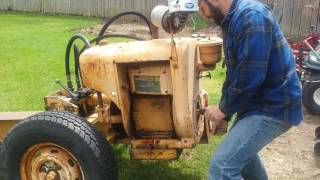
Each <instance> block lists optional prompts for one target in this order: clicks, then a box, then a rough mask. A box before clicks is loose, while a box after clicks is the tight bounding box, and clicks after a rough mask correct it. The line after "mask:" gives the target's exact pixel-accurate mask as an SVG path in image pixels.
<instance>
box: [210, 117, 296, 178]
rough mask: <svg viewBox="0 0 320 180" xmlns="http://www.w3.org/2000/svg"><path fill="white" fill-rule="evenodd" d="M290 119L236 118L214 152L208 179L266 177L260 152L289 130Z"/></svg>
mask: <svg viewBox="0 0 320 180" xmlns="http://www.w3.org/2000/svg"><path fill="white" fill-rule="evenodd" d="M290 128H291V125H290V124H288V123H287V122H283V121H281V120H277V119H274V118H272V117H268V116H263V115H252V116H248V117H245V118H243V119H241V120H237V121H236V122H235V123H234V125H233V126H232V128H231V129H230V132H229V133H228V134H227V135H226V137H225V138H224V140H223V141H222V143H221V144H219V146H218V147H217V150H216V152H215V153H214V155H213V157H212V159H211V163H210V167H209V175H208V179H209V180H240V179H241V178H243V179H244V180H267V179H268V176H267V173H266V171H265V169H264V166H263V164H262V162H261V160H260V158H259V156H258V152H259V151H260V150H261V149H262V148H263V147H265V146H266V145H267V144H268V143H270V142H271V141H272V140H273V139H275V138H276V137H278V136H280V135H281V134H283V133H284V132H286V131H288V130H289V129H290Z"/></svg>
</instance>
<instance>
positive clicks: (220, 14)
mask: <svg viewBox="0 0 320 180" xmlns="http://www.w3.org/2000/svg"><path fill="white" fill-rule="evenodd" d="M231 4H232V0H199V8H200V14H201V15H202V16H203V17H204V18H206V19H212V20H213V21H214V22H215V23H216V24H217V25H221V23H222V21H223V19H224V17H225V16H226V15H227V14H228V12H229V9H230V6H231Z"/></svg>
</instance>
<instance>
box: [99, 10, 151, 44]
mask: <svg viewBox="0 0 320 180" xmlns="http://www.w3.org/2000/svg"><path fill="white" fill-rule="evenodd" d="M128 15H134V16H138V17H140V18H141V19H142V20H143V21H144V22H145V23H146V24H147V25H148V27H149V31H150V35H152V31H151V23H150V21H149V19H148V18H147V17H146V16H145V15H143V14H141V13H138V12H134V11H129V12H124V13H120V14H118V15H116V16H113V17H112V18H111V19H110V20H109V21H108V22H107V23H106V24H105V25H104V26H103V27H102V29H101V31H100V33H99V35H98V37H97V39H96V44H99V41H101V39H103V38H102V37H103V35H104V33H105V32H106V30H107V29H108V28H109V26H110V25H111V24H112V23H113V22H114V21H115V20H117V19H119V18H120V17H123V16H128Z"/></svg>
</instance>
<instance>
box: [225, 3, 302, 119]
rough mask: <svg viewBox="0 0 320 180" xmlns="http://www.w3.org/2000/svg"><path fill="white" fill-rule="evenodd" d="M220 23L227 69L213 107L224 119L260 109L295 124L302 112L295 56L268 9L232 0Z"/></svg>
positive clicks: (240, 116)
mask: <svg viewBox="0 0 320 180" xmlns="http://www.w3.org/2000/svg"><path fill="white" fill-rule="evenodd" d="M221 27H222V29H223V32H224V52H225V63H226V66H227V73H226V80H225V82H224V85H223V88H222V96H221V100H220V104H219V107H220V109H221V111H222V112H224V113H225V114H226V116H227V117H228V118H227V119H230V117H231V116H233V115H234V114H235V113H237V118H238V119H242V118H244V117H246V116H249V115H257V114H261V115H268V116H271V117H274V118H277V119H279V120H283V121H287V122H289V123H290V124H292V125H298V124H299V123H300V122H301V121H302V120H303V113H302V103H301V86H300V82H299V79H298V76H297V74H296V72H295V61H294V58H293V55H292V51H291V49H290V48H289V46H288V43H287V41H286V39H285V37H284V35H283V33H282V31H281V29H280V26H279V24H278V22H277V20H276V18H275V17H274V15H273V14H272V12H271V11H270V10H269V8H268V7H266V6H265V5H264V4H263V3H261V2H259V1H256V0H233V2H232V6H231V9H230V11H229V13H228V15H227V16H226V17H225V19H224V21H223V22H222V24H221Z"/></svg>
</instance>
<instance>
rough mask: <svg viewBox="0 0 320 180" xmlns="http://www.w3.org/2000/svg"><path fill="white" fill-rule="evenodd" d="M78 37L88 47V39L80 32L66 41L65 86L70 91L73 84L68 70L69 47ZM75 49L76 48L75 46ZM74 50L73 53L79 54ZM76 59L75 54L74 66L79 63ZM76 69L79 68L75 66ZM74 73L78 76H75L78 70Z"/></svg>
mask: <svg viewBox="0 0 320 180" xmlns="http://www.w3.org/2000/svg"><path fill="white" fill-rule="evenodd" d="M78 39H80V40H81V41H82V42H83V43H84V46H85V48H89V47H90V41H89V40H88V39H87V38H86V37H84V36H83V35H80V34H76V35H74V36H72V37H71V39H70V40H69V42H68V45H67V49H66V56H65V70H66V77H67V87H68V89H69V90H70V91H73V90H74V89H73V85H72V80H71V72H70V52H71V48H72V45H73V43H74V42H75V41H76V40H78ZM75 50H76V48H75ZM76 51H77V50H76ZM76 51H75V55H77V56H80V53H78V54H76ZM76 59H77V57H76V56H75V66H77V67H79V64H77V63H79V61H77V60H76ZM77 69H78V70H79V68H77ZM76 73H77V74H78V75H77V76H78V77H76V78H79V72H76ZM79 81H80V80H79Z"/></svg>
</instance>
